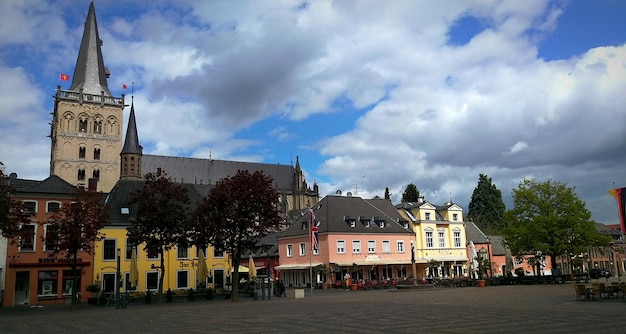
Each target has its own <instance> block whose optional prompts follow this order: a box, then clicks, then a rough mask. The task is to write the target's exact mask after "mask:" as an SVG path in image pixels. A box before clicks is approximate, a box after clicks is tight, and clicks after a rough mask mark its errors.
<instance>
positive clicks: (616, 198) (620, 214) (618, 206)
mask: <svg viewBox="0 0 626 334" xmlns="http://www.w3.org/2000/svg"><path fill="white" fill-rule="evenodd" d="M613 194H615V204H616V205H617V219H618V220H619V229H620V231H622V240H624V222H622V214H623V212H622V207H621V205H620V202H619V196H617V188H616V187H615V181H613ZM611 252H613V254H615V249H611ZM613 261H615V268H616V269H617V273H616V274H617V281H618V282H621V281H622V279H621V277H620V274H619V267H620V266H621V265H622V263H620V264H619V265H618V264H617V259H616V258H615V256H613ZM620 261H622V259H621V258H620Z"/></svg>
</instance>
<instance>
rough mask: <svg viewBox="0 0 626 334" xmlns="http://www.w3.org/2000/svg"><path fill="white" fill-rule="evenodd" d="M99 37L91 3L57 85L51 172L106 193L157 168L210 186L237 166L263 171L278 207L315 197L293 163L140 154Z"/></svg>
mask: <svg viewBox="0 0 626 334" xmlns="http://www.w3.org/2000/svg"><path fill="white" fill-rule="evenodd" d="M101 47H102V41H101V40H100V36H99V34H98V26H97V21H96V14H95V9H94V5H93V2H92V3H91V5H90V7H89V12H88V14H87V18H86V21H85V30H84V32H83V38H82V41H81V45H80V49H79V52H78V57H77V60H76V67H75V70H74V76H73V77H72V78H71V79H72V82H71V86H70V88H69V89H68V90H63V89H61V87H60V86H59V87H57V93H56V95H55V96H54V99H55V101H54V102H55V103H54V111H53V113H52V122H51V126H52V129H51V135H50V137H51V140H52V145H51V153H50V174H51V175H57V176H59V177H61V178H62V179H63V180H65V181H67V182H68V183H70V184H73V185H76V186H82V187H85V188H88V187H89V188H91V189H96V190H97V191H99V192H105V193H109V192H111V190H112V189H113V188H114V186H115V185H116V184H117V183H118V181H120V180H129V179H130V180H141V179H142V178H143V175H145V174H146V173H149V172H155V171H156V170H157V169H158V168H161V169H163V170H165V171H166V172H167V174H168V175H169V176H170V177H171V178H172V180H173V181H174V182H179V183H189V184H205V185H214V184H215V183H216V182H217V181H219V180H221V179H223V178H225V177H228V176H234V175H235V174H236V173H237V171H238V170H248V171H250V172H255V171H261V172H263V173H264V174H265V175H269V176H271V177H272V179H273V180H274V185H275V187H276V189H277V190H278V192H279V194H280V198H279V202H280V203H281V207H282V211H283V212H288V211H290V210H294V209H302V208H305V207H308V206H311V205H313V204H315V203H316V202H317V201H318V200H319V189H318V187H317V184H313V187H309V186H308V184H307V183H306V181H305V179H304V175H303V172H302V170H301V168H300V161H299V158H296V162H295V166H292V165H280V164H267V163H253V162H241V161H227V160H216V159H199V158H188V157H172V156H158V155H149V154H143V152H142V147H141V145H140V144H139V136H138V128H140V126H138V125H137V124H136V122H135V106H134V103H133V101H132V100H131V105H130V106H131V110H130V116H129V122H128V128H127V131H126V137H125V138H124V140H123V136H122V135H123V129H124V126H123V110H124V108H125V107H126V105H125V96H124V95H122V96H119V97H116V96H113V95H112V94H111V92H110V90H109V88H108V83H107V79H108V78H109V75H110V73H109V70H108V69H107V68H106V67H105V66H104V59H103V56H102V48H101Z"/></svg>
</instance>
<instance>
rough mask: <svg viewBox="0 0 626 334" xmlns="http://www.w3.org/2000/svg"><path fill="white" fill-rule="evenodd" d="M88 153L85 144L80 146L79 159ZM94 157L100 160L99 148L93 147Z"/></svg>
mask: <svg viewBox="0 0 626 334" xmlns="http://www.w3.org/2000/svg"><path fill="white" fill-rule="evenodd" d="M86 155H87V148H86V147H84V146H81V147H79V148H78V159H85V157H86ZM93 159H94V160H100V149H99V148H94V149H93Z"/></svg>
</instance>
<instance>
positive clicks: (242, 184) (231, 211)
mask: <svg viewBox="0 0 626 334" xmlns="http://www.w3.org/2000/svg"><path fill="white" fill-rule="evenodd" d="M272 182H273V180H272V178H271V177H270V176H266V175H264V174H263V173H262V172H258V171H257V172H254V174H250V172H248V171H241V170H240V171H238V172H237V174H236V175H235V176H233V177H229V178H226V179H223V180H221V181H219V182H218V183H217V184H216V185H215V187H214V188H213V189H212V190H211V192H210V193H209V194H208V195H207V197H205V198H204V199H203V201H202V203H200V205H199V206H198V208H197V209H196V211H195V213H194V215H193V219H192V223H191V224H192V226H191V230H192V233H191V240H192V241H193V242H194V243H196V244H203V243H209V244H211V245H213V247H215V248H217V249H221V250H223V251H225V252H227V253H229V254H230V255H231V256H230V260H231V261H232V262H231V265H232V267H233V268H234V272H233V280H235V281H234V283H236V282H237V281H236V280H237V277H238V276H239V263H240V261H241V254H242V253H243V252H244V251H246V250H249V249H252V248H254V247H255V246H256V245H257V243H258V242H259V241H260V240H261V238H262V237H264V236H266V235H267V234H269V233H272V232H273V231H277V230H278V229H279V227H280V224H281V217H280V214H279V211H278V206H277V201H278V195H279V194H278V192H277V191H276V189H274V187H273V186H272ZM238 290H239V287H238V284H233V293H232V300H233V301H237V300H238Z"/></svg>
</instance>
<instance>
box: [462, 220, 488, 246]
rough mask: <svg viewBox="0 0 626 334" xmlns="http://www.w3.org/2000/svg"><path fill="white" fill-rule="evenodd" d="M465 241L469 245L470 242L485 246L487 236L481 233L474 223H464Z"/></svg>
mask: <svg viewBox="0 0 626 334" xmlns="http://www.w3.org/2000/svg"><path fill="white" fill-rule="evenodd" d="M465 240H466V241H467V242H468V243H469V242H470V240H471V241H473V242H474V243H475V244H486V243H487V236H486V235H485V234H484V233H483V231H481V230H480V229H479V228H478V226H476V224H474V222H471V221H469V222H466V223H465Z"/></svg>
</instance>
